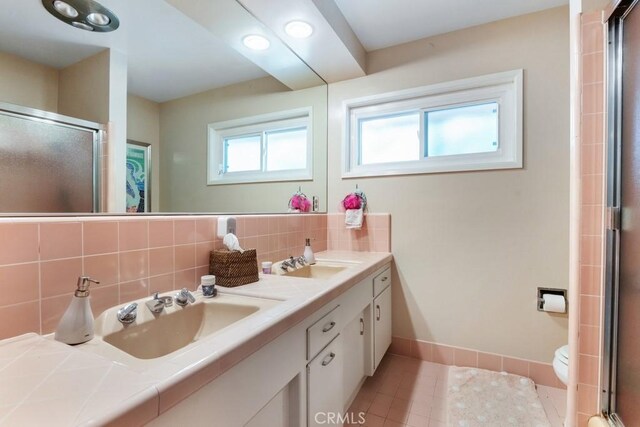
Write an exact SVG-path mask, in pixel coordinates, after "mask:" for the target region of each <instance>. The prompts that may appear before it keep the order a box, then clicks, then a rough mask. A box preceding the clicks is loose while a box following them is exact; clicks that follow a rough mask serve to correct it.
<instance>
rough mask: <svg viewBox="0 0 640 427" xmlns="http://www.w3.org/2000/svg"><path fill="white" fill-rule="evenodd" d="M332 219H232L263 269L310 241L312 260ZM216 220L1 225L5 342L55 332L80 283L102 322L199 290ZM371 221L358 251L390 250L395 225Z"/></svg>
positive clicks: (215, 243)
mask: <svg viewBox="0 0 640 427" xmlns="http://www.w3.org/2000/svg"><path fill="white" fill-rule="evenodd" d="M328 216H330V215H325V214H319V215H294V214H292V215H243V216H238V217H237V218H236V219H237V224H238V227H237V233H236V234H237V235H238V238H239V240H240V244H241V245H242V246H243V247H245V248H256V249H257V250H258V261H259V262H261V261H266V260H269V261H279V260H282V259H285V258H287V257H289V256H290V255H302V253H303V250H304V239H305V238H310V239H311V240H312V246H313V249H314V250H315V251H316V252H321V251H324V250H326V249H327V246H328V244H327V238H328V232H327V224H328V219H327V217H328ZM336 217H337V215H336ZM216 221H217V218H216V217H215V216H199V217H193V218H189V217H177V216H175V217H173V216H163V217H135V216H132V217H126V218H123V217H86V218H69V219H64V218H56V219H51V218H46V219H42V218H40V219H37V218H34V219H26V220H25V219H18V220H11V219H8V220H5V222H0V239H2V242H3V245H2V247H0V339H2V338H7V337H11V336H15V335H18V334H21V333H24V332H38V333H50V332H53V330H54V329H55V327H56V325H57V324H58V322H59V320H60V318H61V317H62V315H63V313H64V311H65V310H66V308H67V306H68V304H69V301H70V299H71V297H72V295H73V291H74V290H75V286H76V281H77V278H78V276H80V275H83V274H84V275H88V276H91V277H93V278H94V279H96V280H99V281H100V282H101V283H100V284H99V285H94V286H93V287H92V289H93V290H92V294H91V306H92V309H93V312H94V315H96V316H98V315H99V314H100V313H101V312H102V311H104V309H106V308H108V307H112V306H114V305H117V304H122V303H124V302H126V301H129V300H132V299H137V298H141V297H145V296H148V295H151V294H152V293H153V292H166V291H170V290H173V289H177V288H182V287H187V288H190V289H195V287H196V285H197V283H198V282H199V277H200V276H202V275H204V274H208V265H209V253H210V251H211V250H213V249H219V248H222V242H221V240H220V239H218V238H217V237H216V235H215V233H216V229H217V222H216ZM367 222H368V224H369V227H371V228H367V229H365V233H364V236H365V237H362V236H360V237H361V238H362V239H364V241H366V242H367V243H366V244H363V245H362V247H361V248H360V249H359V250H374V249H375V248H388V247H390V241H389V237H388V236H389V223H390V221H389V216H388V215H369V217H368V220H367ZM374 224H375V225H374ZM337 225H338V223H337V222H336V228H335V229H334V231H335V232H336V233H337V232H338V231H339V230H338V228H337ZM378 230H382V231H381V232H380V233H378V234H376V232H377V231H378ZM342 231H344V230H342ZM345 236H348V235H347V234H345ZM378 238H382V239H383V241H382V243H376V241H377V239H378ZM368 239H370V240H368ZM376 245H377V246H376ZM367 248H368V249H367Z"/></svg>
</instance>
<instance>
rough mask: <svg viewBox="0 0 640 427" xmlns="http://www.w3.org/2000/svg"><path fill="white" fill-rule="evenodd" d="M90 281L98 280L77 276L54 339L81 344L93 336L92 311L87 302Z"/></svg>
mask: <svg viewBox="0 0 640 427" xmlns="http://www.w3.org/2000/svg"><path fill="white" fill-rule="evenodd" d="M90 283H96V284H98V283H100V282H98V281H96V280H93V279H91V278H90V277H86V276H81V277H78V288H77V289H76V292H75V294H74V295H73V298H72V299H71V304H69V307H68V308H67V311H65V312H64V315H63V316H62V319H60V323H58V327H57V328H56V334H55V336H54V338H55V340H56V341H60V342H63V343H65V344H82V343H83V342H87V341H89V340H90V339H92V338H93V313H92V312H91V305H90V304H89V284H90Z"/></svg>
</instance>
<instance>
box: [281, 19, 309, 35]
mask: <svg viewBox="0 0 640 427" xmlns="http://www.w3.org/2000/svg"><path fill="white" fill-rule="evenodd" d="M284 31H285V32H286V33H287V34H289V35H290V36H291V37H295V38H297V39H306V38H307V37H309V36H310V35H311V34H313V27H312V26H311V24H309V23H308V22H304V21H291V22H289V23H288V24H287V25H285V27H284Z"/></svg>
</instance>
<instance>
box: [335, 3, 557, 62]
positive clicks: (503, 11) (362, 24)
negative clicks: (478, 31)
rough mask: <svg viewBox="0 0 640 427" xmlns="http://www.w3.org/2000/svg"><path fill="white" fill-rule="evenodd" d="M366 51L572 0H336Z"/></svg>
mask: <svg viewBox="0 0 640 427" xmlns="http://www.w3.org/2000/svg"><path fill="white" fill-rule="evenodd" d="M334 1H335V2H336V4H337V5H338V7H339V8H340V10H341V11H342V14H343V15H344V17H345V18H346V19H347V21H348V22H349V24H350V25H351V28H352V29H353V31H354V32H355V33H356V35H357V36H358V38H359V39H360V42H361V43H362V45H363V46H364V48H365V49H366V50H367V51H372V50H376V49H381V48H383V47H389V46H394V45H397V44H400V43H406V42H409V41H413V40H418V39H422V38H425V37H430V36H434V35H437V34H444V33H448V32H450V31H455V30H459V29H462V28H467V27H472V26H475V25H480V24H485V23H487V22H493V21H497V20H500V19H505V18H509V17H512V16H518V15H524V14H526V13H531V12H536V11H540V10H544V9H549V8H552V7H556V6H562V5H567V4H569V0H334Z"/></svg>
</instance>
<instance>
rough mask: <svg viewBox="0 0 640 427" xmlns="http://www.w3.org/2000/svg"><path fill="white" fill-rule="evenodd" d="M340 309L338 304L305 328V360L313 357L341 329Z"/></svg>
mask: <svg viewBox="0 0 640 427" xmlns="http://www.w3.org/2000/svg"><path fill="white" fill-rule="evenodd" d="M340 311H341V310H340V306H339V305H338V306H336V308H334V309H333V310H331V311H330V312H329V313H327V314H325V315H324V317H322V318H321V319H320V320H318V321H317V322H316V323H314V324H313V325H311V326H310V327H309V328H308V329H307V360H311V359H313V358H314V357H315V355H316V354H318V352H319V351H320V350H322V349H323V348H324V347H325V346H326V345H327V344H329V342H330V341H331V340H332V339H334V338H335V337H336V336H337V335H338V333H339V332H340V330H341V329H342V325H341V324H340Z"/></svg>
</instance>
